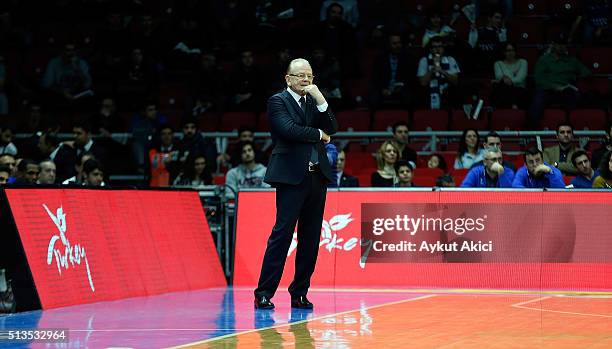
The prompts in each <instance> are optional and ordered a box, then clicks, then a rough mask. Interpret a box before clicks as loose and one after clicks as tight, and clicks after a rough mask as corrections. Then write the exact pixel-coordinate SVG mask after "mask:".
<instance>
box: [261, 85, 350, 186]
mask: <svg viewBox="0 0 612 349" xmlns="http://www.w3.org/2000/svg"><path fill="white" fill-rule="evenodd" d="M268 118H269V119H270V132H271V134H272V141H273V142H274V149H273V150H272V154H271V155H270V161H269V163H268V169H267V171H266V176H265V178H264V181H265V182H266V183H268V184H270V185H273V186H274V185H276V184H290V185H297V184H299V183H300V182H301V181H302V180H303V179H304V177H305V176H306V175H307V173H308V161H309V160H310V153H311V151H312V146H313V145H315V147H316V149H317V152H318V155H319V160H320V162H319V164H320V169H321V173H322V174H323V175H324V176H325V178H327V180H328V181H333V180H334V178H333V176H332V170H331V166H330V164H329V161H327V154H326V153H325V147H324V146H323V142H321V141H320V139H319V138H320V136H319V129H321V130H323V131H324V132H325V133H327V134H328V135H332V134H334V133H336V131H337V130H338V122H337V121H336V117H335V116H334V113H332V111H331V109H330V108H329V106H328V108H327V111H325V112H323V113H321V112H319V110H318V109H317V105H316V103H315V101H314V99H313V98H312V97H311V96H310V95H307V96H306V112H304V111H302V108H300V106H299V105H298V103H297V102H296V101H295V99H293V97H292V96H291V94H290V93H289V92H288V91H287V90H285V91H283V92H280V93H277V94H275V95H274V96H272V97H270V99H268Z"/></svg>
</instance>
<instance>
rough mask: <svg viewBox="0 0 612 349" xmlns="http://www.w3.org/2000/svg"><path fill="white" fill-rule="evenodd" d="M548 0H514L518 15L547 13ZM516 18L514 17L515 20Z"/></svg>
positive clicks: (515, 10)
mask: <svg viewBox="0 0 612 349" xmlns="http://www.w3.org/2000/svg"><path fill="white" fill-rule="evenodd" d="M546 1H547V0H515V1H514V5H513V7H514V12H515V13H516V14H518V15H528V16H533V15H546V14H547V8H546ZM514 19H515V18H512V20H514Z"/></svg>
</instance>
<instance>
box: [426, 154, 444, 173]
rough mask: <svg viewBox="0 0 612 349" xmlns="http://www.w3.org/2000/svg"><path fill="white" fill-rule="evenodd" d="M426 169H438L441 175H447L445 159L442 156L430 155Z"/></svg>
mask: <svg viewBox="0 0 612 349" xmlns="http://www.w3.org/2000/svg"><path fill="white" fill-rule="evenodd" d="M427 167H428V168H439V169H441V170H442V172H443V173H448V165H447V164H446V159H444V156H442V154H438V153H436V154H431V156H430V157H429V160H427Z"/></svg>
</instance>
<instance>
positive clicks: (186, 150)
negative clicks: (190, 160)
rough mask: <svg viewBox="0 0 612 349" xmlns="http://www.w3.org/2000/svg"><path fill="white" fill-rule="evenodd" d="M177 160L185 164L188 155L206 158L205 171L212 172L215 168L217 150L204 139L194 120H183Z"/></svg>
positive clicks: (210, 142)
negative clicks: (198, 155)
mask: <svg viewBox="0 0 612 349" xmlns="http://www.w3.org/2000/svg"><path fill="white" fill-rule="evenodd" d="M178 149H179V159H180V161H181V163H185V161H186V160H187V157H188V156H189V155H190V154H200V155H202V156H204V157H206V168H207V170H209V171H211V172H214V171H215V169H216V168H217V166H216V165H217V148H216V146H215V144H214V143H213V142H212V141H211V140H210V139H205V138H204V136H202V133H200V132H199V131H198V127H197V125H196V122H195V120H194V119H191V118H186V119H185V120H183V138H182V139H181V140H180V141H179V142H178Z"/></svg>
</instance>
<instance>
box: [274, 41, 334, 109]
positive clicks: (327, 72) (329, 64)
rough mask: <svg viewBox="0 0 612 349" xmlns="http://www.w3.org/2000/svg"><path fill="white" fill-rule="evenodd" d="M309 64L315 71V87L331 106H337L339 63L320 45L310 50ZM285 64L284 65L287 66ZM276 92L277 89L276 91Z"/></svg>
mask: <svg viewBox="0 0 612 349" xmlns="http://www.w3.org/2000/svg"><path fill="white" fill-rule="evenodd" d="M310 64H311V66H312V69H313V71H316V72H317V87H318V88H319V90H320V91H321V93H323V95H324V96H325V99H326V100H327V101H328V103H330V104H331V105H332V107H333V106H336V107H337V106H339V105H340V104H341V101H342V91H341V89H340V87H341V85H340V83H341V81H340V75H341V73H340V64H339V63H338V60H337V59H336V58H335V57H330V56H329V55H328V54H327V51H325V49H324V48H322V47H315V48H314V49H313V51H312V58H311V59H310ZM287 66H288V64H287V65H285V67H287ZM276 92H278V91H276Z"/></svg>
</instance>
